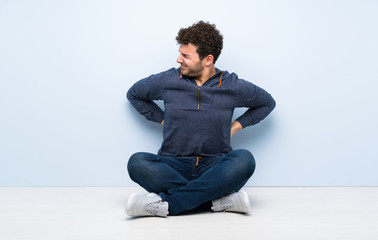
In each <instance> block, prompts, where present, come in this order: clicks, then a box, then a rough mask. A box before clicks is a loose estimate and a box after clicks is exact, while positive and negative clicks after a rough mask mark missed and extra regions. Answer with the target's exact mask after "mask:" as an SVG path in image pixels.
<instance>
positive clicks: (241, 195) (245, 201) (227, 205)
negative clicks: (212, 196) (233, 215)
mask: <svg viewBox="0 0 378 240" xmlns="http://www.w3.org/2000/svg"><path fill="white" fill-rule="evenodd" d="M212 203H213V206H212V207H211V210H213V211H214V212H222V211H227V212H241V213H248V212H249V210H250V209H251V206H250V202H249V198H248V194H247V192H246V191H239V192H236V193H232V194H230V195H227V196H224V197H221V198H218V199H216V200H213V201H212Z"/></svg>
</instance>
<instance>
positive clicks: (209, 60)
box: [203, 54, 214, 67]
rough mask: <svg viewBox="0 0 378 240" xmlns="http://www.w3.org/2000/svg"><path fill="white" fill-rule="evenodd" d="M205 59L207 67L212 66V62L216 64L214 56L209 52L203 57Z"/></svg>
mask: <svg viewBox="0 0 378 240" xmlns="http://www.w3.org/2000/svg"><path fill="white" fill-rule="evenodd" d="M203 61H204V64H205V66H206V67H210V66H211V65H212V64H214V56H213V55H211V54H209V55H207V56H206V57H205V58H204V59H203Z"/></svg>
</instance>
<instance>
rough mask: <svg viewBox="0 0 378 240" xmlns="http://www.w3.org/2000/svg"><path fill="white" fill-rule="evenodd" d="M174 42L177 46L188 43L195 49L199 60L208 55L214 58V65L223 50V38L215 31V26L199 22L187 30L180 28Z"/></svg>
mask: <svg viewBox="0 0 378 240" xmlns="http://www.w3.org/2000/svg"><path fill="white" fill-rule="evenodd" d="M176 40H177V42H178V43H179V44H184V45H187V44H189V43H191V44H193V45H195V46H196V47H197V53H198V55H199V57H200V59H201V60H202V59H204V58H205V57H206V56H208V55H209V54H211V55H213V56H214V63H215V62H216V61H217V59H218V57H219V55H220V54H221V51H222V48H223V36H222V34H221V33H220V32H219V31H218V30H217V29H216V26H215V24H210V23H209V22H204V21H202V20H201V21H199V22H197V23H195V24H193V25H192V26H190V27H188V28H181V29H180V31H179V32H178V34H177V37H176Z"/></svg>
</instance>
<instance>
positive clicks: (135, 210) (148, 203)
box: [125, 193, 168, 217]
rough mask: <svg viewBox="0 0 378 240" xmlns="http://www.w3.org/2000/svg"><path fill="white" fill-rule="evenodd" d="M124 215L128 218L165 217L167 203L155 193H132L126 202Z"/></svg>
mask: <svg viewBox="0 0 378 240" xmlns="http://www.w3.org/2000/svg"><path fill="white" fill-rule="evenodd" d="M125 213H126V214H127V215H130V216H159V217H167V215H168V203H167V202H163V201H162V199H161V197H160V196H159V195H157V194H156V193H147V194H142V193H133V194H131V196H130V197H129V200H128V201H127V206H126V209H125Z"/></svg>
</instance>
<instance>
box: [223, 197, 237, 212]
mask: <svg viewBox="0 0 378 240" xmlns="http://www.w3.org/2000/svg"><path fill="white" fill-rule="evenodd" d="M233 205H234V204H233V203H232V201H231V200H230V199H228V198H225V199H222V201H221V209H222V210H223V211H226V210H228V209H230V208H232V207H233Z"/></svg>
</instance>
